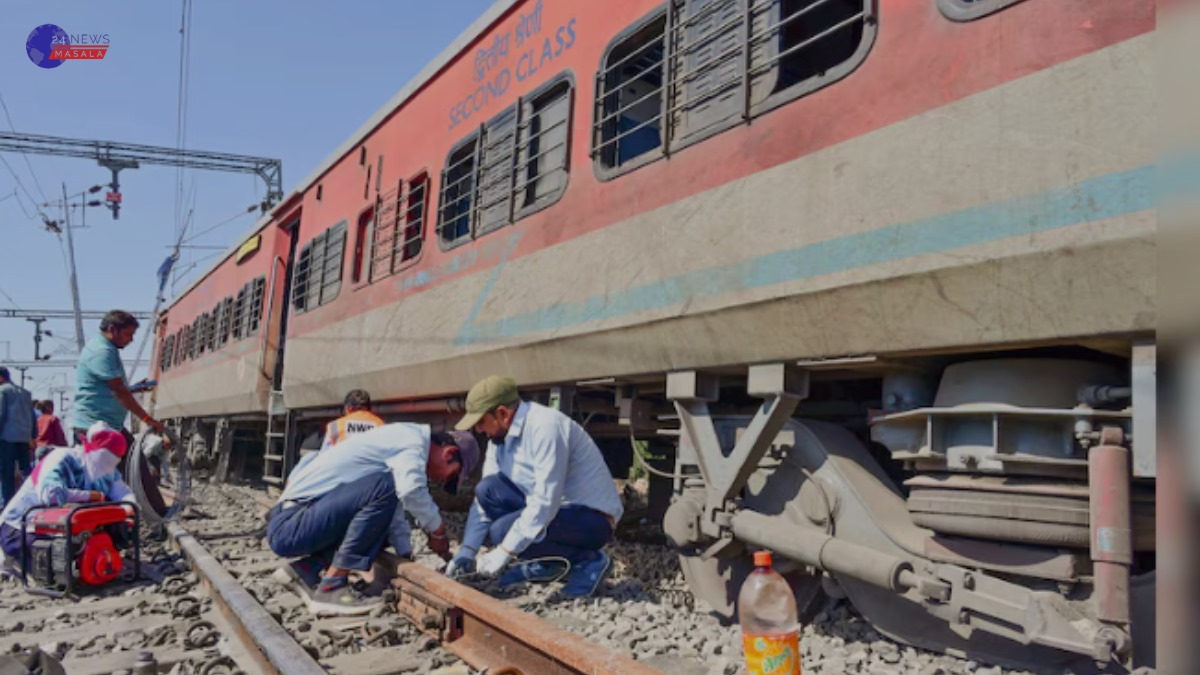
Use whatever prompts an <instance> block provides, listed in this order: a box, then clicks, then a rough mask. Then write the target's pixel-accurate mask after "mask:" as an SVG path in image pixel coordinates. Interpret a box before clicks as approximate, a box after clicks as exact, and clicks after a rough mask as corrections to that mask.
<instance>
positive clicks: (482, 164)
mask: <svg viewBox="0 0 1200 675" xmlns="http://www.w3.org/2000/svg"><path fill="white" fill-rule="evenodd" d="M573 91H574V85H573V83H572V82H571V80H570V79H569V78H567V77H566V76H559V77H557V78H555V79H554V80H551V81H550V82H549V83H548V84H547V85H545V86H543V87H542V88H541V89H539V90H537V91H535V92H534V93H532V94H530V95H529V96H525V97H522V98H520V99H518V100H517V102H516V103H515V104H513V105H512V106H510V107H509V108H507V109H505V110H504V111H503V112H501V113H500V114H499V115H497V116H495V117H493V118H492V119H491V120H489V121H488V122H486V123H484V124H483V125H481V126H480V127H479V129H477V130H476V131H475V132H473V133H472V134H471V136H469V137H467V139H465V140H464V141H463V142H461V143H460V144H459V145H458V146H457V147H456V148H455V149H454V150H453V151H451V153H450V156H449V157H448V158H447V160H446V168H445V169H443V170H442V180H441V195H440V196H441V199H440V201H439V204H440V208H439V214H438V227H437V232H438V241H439V243H440V244H441V246H442V247H443V248H453V247H454V246H457V245H459V244H462V243H464V242H466V241H469V240H471V239H474V238H476V237H479V236H481V235H483V234H486V233H488V232H491V231H493V230H496V229H499V228H501V227H503V226H505V225H509V224H512V223H514V222H516V221H518V220H520V219H522V218H524V217H526V216H528V215H530V214H532V213H534V212H536V211H539V210H541V209H543V208H545V207H547V206H549V205H550V204H553V203H554V202H555V201H557V200H558V198H559V197H560V196H562V193H563V191H564V190H565V189H566V186H567V178H568V173H569V163H570V162H569V160H570V158H569V152H568V151H569V146H570V129H571V96H572V93H573Z"/></svg>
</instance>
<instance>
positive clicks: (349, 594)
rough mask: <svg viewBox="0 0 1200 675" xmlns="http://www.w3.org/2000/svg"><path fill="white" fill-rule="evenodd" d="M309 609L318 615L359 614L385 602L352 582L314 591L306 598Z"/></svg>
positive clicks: (368, 611)
mask: <svg viewBox="0 0 1200 675" xmlns="http://www.w3.org/2000/svg"><path fill="white" fill-rule="evenodd" d="M304 601H305V603H306V604H307V605H308V611H310V612H312V613H313V614H314V615H316V616H358V615H360V614H368V613H370V611H371V610H372V609H375V608H376V607H378V606H379V605H381V604H383V598H371V597H367V596H365V595H363V594H362V593H361V592H359V591H357V590H355V589H354V587H352V586H350V584H346V585H344V586H338V587H336V588H332V589H328V590H325V589H321V588H319V587H318V588H317V590H315V591H313V594H312V597H307V598H305V599H304Z"/></svg>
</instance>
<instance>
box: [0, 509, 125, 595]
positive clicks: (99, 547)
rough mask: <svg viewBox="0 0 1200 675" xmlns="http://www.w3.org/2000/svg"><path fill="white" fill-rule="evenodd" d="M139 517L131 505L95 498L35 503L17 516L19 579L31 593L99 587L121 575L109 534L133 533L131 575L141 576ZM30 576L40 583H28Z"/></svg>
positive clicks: (42, 593)
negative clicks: (55, 503) (92, 500)
mask: <svg viewBox="0 0 1200 675" xmlns="http://www.w3.org/2000/svg"><path fill="white" fill-rule="evenodd" d="M140 525H141V517H140V514H139V512H138V507H137V505H135V504H127V503H118V502H96V503H89V504H68V505H65V506H35V507H33V508H31V509H29V510H28V511H26V512H25V515H23V516H22V517H21V530H22V531H23V532H25V533H26V535H25V536H24V537H22V539H21V582H22V583H23V584H24V585H25V589H26V590H27V591H29V592H30V593H37V594H40V595H49V596H53V597H62V596H65V595H70V594H71V593H73V592H74V590H75V588H76V587H77V586H79V585H82V586H103V585H104V584H107V583H109V582H111V581H113V580H115V579H117V578H118V577H119V576H120V575H121V569H122V567H123V562H122V560H121V552H120V551H119V550H118V549H117V544H116V542H114V541H113V535H114V534H117V535H118V538H122V537H123V534H120V533H119V531H120V530H123V529H125V528H128V531H129V532H131V533H132V538H133V565H134V567H133V575H134V578H137V577H139V576H141V554H142V547H141V538H140V535H139V533H138V529H139V526H140ZM29 577H32V578H33V580H34V581H35V582H37V583H38V584H39V586H40V587H31V586H30V585H29Z"/></svg>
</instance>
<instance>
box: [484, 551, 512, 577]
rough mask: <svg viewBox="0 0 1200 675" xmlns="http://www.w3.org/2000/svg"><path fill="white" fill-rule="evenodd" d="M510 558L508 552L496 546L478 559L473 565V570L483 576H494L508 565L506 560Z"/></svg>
mask: <svg viewBox="0 0 1200 675" xmlns="http://www.w3.org/2000/svg"><path fill="white" fill-rule="evenodd" d="M511 557H512V556H510V555H509V554H508V551H505V550H504V549H503V548H501V547H499V546H497V547H496V548H494V549H492V550H490V551H488V552H487V553H484V554H483V555H482V556H481V557H480V558H479V561H478V562H477V563H476V564H475V570H476V571H477V572H479V573H480V574H482V575H484V576H489V577H492V576H496V574H498V573H499V572H500V570H502V569H504V566H505V565H506V564H508V559H509V558H511Z"/></svg>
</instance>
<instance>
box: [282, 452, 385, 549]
mask: <svg viewBox="0 0 1200 675" xmlns="http://www.w3.org/2000/svg"><path fill="white" fill-rule="evenodd" d="M398 504H399V499H398V498H397V497H396V484H395V482H394V481H393V480H392V473H391V472H390V471H382V472H380V473H377V474H375V475H372V476H364V477H362V478H360V479H358V480H356V481H354V482H353V483H347V484H345V485H339V486H337V488H335V489H333V490H330V491H329V492H327V493H325V494H324V495H321V496H320V497H317V498H316V499H312V500H309V501H307V502H304V503H302V504H296V505H295V506H292V507H291V508H286V509H285V508H282V505H276V506H275V508H274V509H272V510H271V515H270V521H269V522H268V523H267V543H268V544H270V546H271V550H272V551H274V552H275V553H276V555H281V556H284V557H287V558H296V557H300V556H306V555H313V554H322V555H323V556H324V557H326V558H329V557H330V554H332V559H333V566H334V567H341V568H345V569H351V570H358V571H360V572H361V571H365V570H367V569H370V567H371V562H372V561H373V560H374V559H375V556H376V555H377V554H378V553H379V549H380V548H382V547H383V544H384V543H385V542H386V541H387V536H388V527H389V526H390V525H391V523H392V516H393V515H394V514H395V513H396V508H397V505H398Z"/></svg>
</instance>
